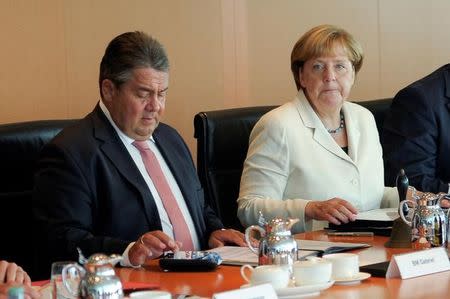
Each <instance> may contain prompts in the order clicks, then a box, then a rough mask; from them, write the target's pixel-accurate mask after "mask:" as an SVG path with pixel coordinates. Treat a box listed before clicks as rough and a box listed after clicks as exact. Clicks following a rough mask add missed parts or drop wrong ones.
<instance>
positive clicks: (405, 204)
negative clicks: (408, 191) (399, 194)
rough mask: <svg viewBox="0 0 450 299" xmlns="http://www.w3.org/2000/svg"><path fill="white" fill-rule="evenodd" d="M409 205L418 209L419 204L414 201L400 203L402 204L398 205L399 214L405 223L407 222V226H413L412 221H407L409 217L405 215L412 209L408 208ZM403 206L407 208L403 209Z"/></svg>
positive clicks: (407, 200)
mask: <svg viewBox="0 0 450 299" xmlns="http://www.w3.org/2000/svg"><path fill="white" fill-rule="evenodd" d="M408 203H409V204H412V206H413V207H417V203H416V202H414V201H412V200H409V199H406V200H402V201H401V202H400V204H399V205H398V213H399V214H400V217H401V218H402V220H403V222H405V223H406V224H408V225H409V226H411V224H412V219H411V220H409V219H406V216H407V215H405V213H408V212H409V209H410V207H409V206H408ZM403 206H405V207H404V208H403Z"/></svg>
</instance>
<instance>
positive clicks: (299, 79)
mask: <svg viewBox="0 0 450 299" xmlns="http://www.w3.org/2000/svg"><path fill="white" fill-rule="evenodd" d="M302 70H303V69H302V68H301V67H299V68H298V83H299V84H300V89H304V88H305V86H306V83H305V80H304V78H303V76H302Z"/></svg>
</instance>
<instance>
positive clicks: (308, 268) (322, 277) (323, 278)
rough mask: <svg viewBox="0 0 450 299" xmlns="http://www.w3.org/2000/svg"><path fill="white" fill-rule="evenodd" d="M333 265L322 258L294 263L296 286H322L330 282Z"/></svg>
mask: <svg viewBox="0 0 450 299" xmlns="http://www.w3.org/2000/svg"><path fill="white" fill-rule="evenodd" d="M331 271H332V264H331V262H330V261H328V260H325V259H321V258H311V259H308V260H306V261H296V262H295V263H294V270H293V272H294V277H295V285H296V286H304V285H311V284H321V283H326V282H328V281H330V279H331Z"/></svg>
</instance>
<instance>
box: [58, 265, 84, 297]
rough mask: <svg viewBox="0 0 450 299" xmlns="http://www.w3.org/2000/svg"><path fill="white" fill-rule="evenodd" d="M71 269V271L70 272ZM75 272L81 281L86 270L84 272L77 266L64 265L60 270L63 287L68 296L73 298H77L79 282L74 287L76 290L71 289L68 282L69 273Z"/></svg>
mask: <svg viewBox="0 0 450 299" xmlns="http://www.w3.org/2000/svg"><path fill="white" fill-rule="evenodd" d="M72 269H73V270H72ZM72 271H74V272H77V276H78V277H81V279H82V278H83V277H84V275H85V274H86V270H84V268H83V267H81V266H80V265H78V264H69V265H66V266H65V267H64V268H63V270H62V281H63V285H64V287H65V288H66V290H67V292H69V294H70V295H72V297H73V298H78V297H79V284H80V282H81V281H79V282H78V285H77V286H76V289H73V288H72V284H71V283H70V282H69V281H70V277H71V274H70V273H71V272H72Z"/></svg>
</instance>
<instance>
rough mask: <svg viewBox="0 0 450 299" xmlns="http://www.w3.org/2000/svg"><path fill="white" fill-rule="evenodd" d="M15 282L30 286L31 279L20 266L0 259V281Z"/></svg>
mask: <svg viewBox="0 0 450 299" xmlns="http://www.w3.org/2000/svg"><path fill="white" fill-rule="evenodd" d="M9 282H16V283H19V284H25V285H28V286H31V279H30V276H28V274H27V272H25V271H24V270H23V269H22V267H19V266H17V265H16V264H15V263H9V262H7V261H0V283H9Z"/></svg>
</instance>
